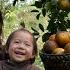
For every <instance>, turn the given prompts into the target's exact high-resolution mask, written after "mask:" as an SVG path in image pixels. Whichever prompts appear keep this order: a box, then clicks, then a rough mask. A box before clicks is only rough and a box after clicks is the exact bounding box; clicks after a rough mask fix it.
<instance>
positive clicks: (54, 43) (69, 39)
mask: <svg viewBox="0 0 70 70" xmlns="http://www.w3.org/2000/svg"><path fill="white" fill-rule="evenodd" d="M43 51H44V52H45V53H48V54H56V55H60V54H64V53H70V33H69V32H67V31H60V32H57V33H56V34H53V35H51V36H50V37H49V39H48V40H47V41H46V42H45V44H44V46H43Z"/></svg>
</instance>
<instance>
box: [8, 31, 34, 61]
mask: <svg viewBox="0 0 70 70" xmlns="http://www.w3.org/2000/svg"><path fill="white" fill-rule="evenodd" d="M32 41H33V39H32V36H31V35H30V34H29V33H27V32H23V31H19V32H16V33H15V34H14V38H13V39H12V40H11V42H10V45H9V49H8V53H9V56H10V59H11V60H14V61H17V62H22V61H25V60H28V59H30V58H33V57H34V55H33V43H32Z"/></svg>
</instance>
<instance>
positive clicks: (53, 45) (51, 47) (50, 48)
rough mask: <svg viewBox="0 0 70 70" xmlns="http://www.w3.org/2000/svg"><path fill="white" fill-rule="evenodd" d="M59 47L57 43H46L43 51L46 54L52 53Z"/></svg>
mask: <svg viewBox="0 0 70 70" xmlns="http://www.w3.org/2000/svg"><path fill="white" fill-rule="evenodd" d="M57 47H58V45H57V43H56V42H55V41H50V40H48V41H46V43H45V44H44V46H43V50H44V51H45V52H46V53H51V52H52V51H53V50H54V49H55V48H57Z"/></svg>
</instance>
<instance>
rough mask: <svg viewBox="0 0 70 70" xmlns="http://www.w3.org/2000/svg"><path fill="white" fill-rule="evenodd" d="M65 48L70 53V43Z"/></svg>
mask: <svg viewBox="0 0 70 70" xmlns="http://www.w3.org/2000/svg"><path fill="white" fill-rule="evenodd" d="M64 49H65V53H70V43H67V44H66V45H65V46H64Z"/></svg>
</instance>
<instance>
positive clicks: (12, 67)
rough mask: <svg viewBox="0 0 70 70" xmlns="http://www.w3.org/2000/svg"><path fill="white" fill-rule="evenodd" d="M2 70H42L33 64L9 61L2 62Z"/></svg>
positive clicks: (0, 68)
mask: <svg viewBox="0 0 70 70" xmlns="http://www.w3.org/2000/svg"><path fill="white" fill-rule="evenodd" d="M0 70H40V69H39V68H38V67H37V66H36V65H34V64H33V63H30V62H29V61H28V62H23V63H16V62H12V61H9V60H3V61H0Z"/></svg>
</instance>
